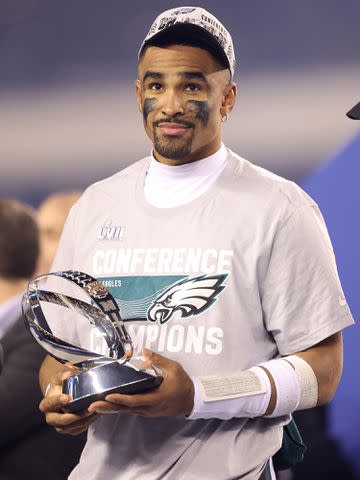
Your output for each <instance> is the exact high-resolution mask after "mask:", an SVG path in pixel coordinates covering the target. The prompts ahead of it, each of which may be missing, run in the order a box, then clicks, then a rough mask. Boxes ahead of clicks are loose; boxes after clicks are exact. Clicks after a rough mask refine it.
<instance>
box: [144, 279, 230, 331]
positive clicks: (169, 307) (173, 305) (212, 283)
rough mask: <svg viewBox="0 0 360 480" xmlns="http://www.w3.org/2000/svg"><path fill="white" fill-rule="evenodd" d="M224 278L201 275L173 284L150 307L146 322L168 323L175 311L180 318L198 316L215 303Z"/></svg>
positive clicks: (222, 287) (223, 286) (222, 286)
mask: <svg viewBox="0 0 360 480" xmlns="http://www.w3.org/2000/svg"><path fill="white" fill-rule="evenodd" d="M226 277H227V274H221V275H211V276H206V275H201V276H199V277H194V278H190V279H189V277H188V278H186V279H185V280H181V281H180V282H177V283H175V285H172V286H171V287H170V288H168V289H167V290H166V291H165V292H163V293H162V294H161V295H160V296H159V297H158V298H157V299H156V300H155V301H154V303H153V304H152V305H150V307H149V309H148V311H147V318H148V320H149V321H150V322H156V321H157V320H159V322H160V324H163V323H166V322H168V321H169V320H170V318H171V317H172V315H173V314H174V313H175V312H176V311H180V312H181V317H190V316H191V315H198V314H199V313H201V312H203V311H204V310H206V309H207V308H209V307H210V306H211V305H212V304H213V303H214V302H215V301H216V298H217V296H218V295H219V293H220V292H221V291H222V290H223V289H224V288H225V285H223V282H224V280H225V279H226Z"/></svg>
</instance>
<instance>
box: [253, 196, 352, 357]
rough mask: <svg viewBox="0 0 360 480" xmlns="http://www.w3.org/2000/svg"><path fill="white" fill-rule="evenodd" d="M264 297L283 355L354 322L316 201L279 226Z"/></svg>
mask: <svg viewBox="0 0 360 480" xmlns="http://www.w3.org/2000/svg"><path fill="white" fill-rule="evenodd" d="M261 300H262V308H263V314H264V321H265V325H266V328H267V330H268V331H269V332H270V333H271V334H272V335H273V337H274V339H275V342H276V344H277V346H278V350H279V352H280V354H281V355H288V354H290V353H294V352H298V351H301V350H304V349H306V348H310V347H311V346H313V345H315V344H316V343H319V342H320V341H322V340H324V339H325V338H327V337H329V336H331V335H333V334H334V333H336V332H339V331H340V330H342V329H343V328H344V327H346V326H348V325H351V324H352V323H353V319H352V316H351V313H350V310H349V307H348V305H347V303H346V300H345V298H344V294H343V291H342V288H341V285H340V280H339V277H338V273H337V268H336V263H335V257H334V252H333V249H332V246H331V242H330V239H329V235H328V233H327V229H326V226H325V223H324V220H323V217H322V215H321V212H320V210H319V209H318V207H317V206H316V205H315V204H307V205H303V206H300V207H298V208H297V209H295V211H293V212H292V214H290V216H289V217H288V218H287V220H286V221H285V222H284V223H283V224H282V225H281V226H280V227H279V229H278V231H277V233H276V235H275V238H274V242H273V245H272V251H271V255H270V261H269V265H268V271H267V274H266V277H265V280H264V282H263V285H262V289H261Z"/></svg>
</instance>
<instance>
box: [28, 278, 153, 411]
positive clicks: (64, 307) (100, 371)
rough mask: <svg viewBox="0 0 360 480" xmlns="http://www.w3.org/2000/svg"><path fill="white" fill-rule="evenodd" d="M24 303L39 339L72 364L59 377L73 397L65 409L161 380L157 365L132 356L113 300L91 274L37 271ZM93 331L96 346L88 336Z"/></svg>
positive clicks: (149, 386) (51, 352) (58, 357)
mask: <svg viewBox="0 0 360 480" xmlns="http://www.w3.org/2000/svg"><path fill="white" fill-rule="evenodd" d="M22 307H23V313H24V320H25V324H26V325H27V327H28V328H29V329H30V332H31V334H32V335H33V337H34V339H35V340H36V341H37V342H38V344H39V345H40V346H41V347H42V348H43V349H44V350H46V352H47V353H48V354H49V355H51V356H52V357H53V358H55V359H56V360H57V361H59V362H61V363H63V364H69V365H72V366H73V367H76V371H75V372H74V374H72V375H71V376H70V377H69V378H66V379H65V380H64V381H63V387H62V389H63V393H66V394H67V395H69V396H70V397H71V399H72V400H71V401H70V402H69V403H68V404H66V405H65V406H64V407H63V411H66V412H75V411H78V410H82V409H84V408H87V407H88V406H89V405H90V404H91V403H92V402H94V401H97V400H102V399H104V398H105V397H106V395H108V394H109V393H123V394H136V393H142V392H146V391H149V390H152V389H154V388H156V387H157V386H158V385H160V383H161V381H162V375H161V371H160V369H159V368H157V367H155V366H149V364H148V362H146V361H144V359H143V358H142V357H141V355H140V354H136V355H134V351H133V345H132V341H131V338H130V336H129V334H128V332H127V330H126V328H125V324H124V322H123V320H122V319H121V316H120V312H119V308H118V305H117V303H116V301H115V299H114V298H113V296H112V295H111V293H110V292H109V290H108V289H107V288H106V287H105V286H104V285H103V284H102V283H101V282H99V281H98V280H96V279H95V278H93V277H91V276H90V275H88V274H86V273H84V272H80V271H74V270H68V271H64V272H51V273H48V274H45V275H39V276H37V277H35V278H33V279H32V280H31V281H30V282H29V285H28V288H27V291H26V292H25V294H24V296H23V301H22ZM94 333H95V334H96V338H97V339H100V344H101V345H100V347H99V348H97V349H94V348H92V347H93V345H92V344H91V341H90V339H91V337H93V335H94ZM95 350H96V351H95Z"/></svg>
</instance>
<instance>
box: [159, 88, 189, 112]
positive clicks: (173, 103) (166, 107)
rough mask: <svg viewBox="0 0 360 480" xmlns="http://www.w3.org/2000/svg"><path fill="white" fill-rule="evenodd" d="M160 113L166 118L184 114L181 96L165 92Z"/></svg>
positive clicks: (172, 92)
mask: <svg viewBox="0 0 360 480" xmlns="http://www.w3.org/2000/svg"><path fill="white" fill-rule="evenodd" d="M162 113H163V114H164V115H166V116H167V117H173V116H175V115H181V114H183V113H184V108H183V103H182V100H181V96H180V95H179V94H178V93H177V92H174V91H167V92H166V94H165V95H164V96H163V104H162Z"/></svg>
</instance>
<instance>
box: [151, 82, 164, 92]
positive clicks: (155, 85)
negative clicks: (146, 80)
mask: <svg viewBox="0 0 360 480" xmlns="http://www.w3.org/2000/svg"><path fill="white" fill-rule="evenodd" d="M149 88H150V90H155V91H159V90H161V88H162V87H161V85H160V83H151V84H150V85H149Z"/></svg>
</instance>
